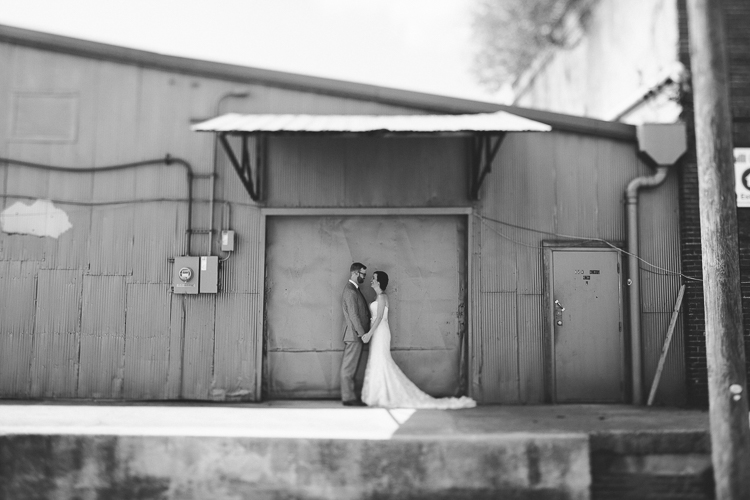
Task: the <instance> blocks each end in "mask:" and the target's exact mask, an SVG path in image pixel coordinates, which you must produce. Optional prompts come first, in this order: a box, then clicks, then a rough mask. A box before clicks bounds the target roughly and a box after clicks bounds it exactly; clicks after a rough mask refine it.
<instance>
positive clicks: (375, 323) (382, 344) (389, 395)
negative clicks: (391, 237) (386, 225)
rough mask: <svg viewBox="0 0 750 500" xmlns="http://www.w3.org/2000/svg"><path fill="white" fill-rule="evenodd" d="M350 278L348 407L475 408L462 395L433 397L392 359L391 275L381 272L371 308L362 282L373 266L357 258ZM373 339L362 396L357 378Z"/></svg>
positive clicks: (344, 364) (344, 388)
mask: <svg viewBox="0 0 750 500" xmlns="http://www.w3.org/2000/svg"><path fill="white" fill-rule="evenodd" d="M349 272H350V276H349V282H348V283H347V284H346V286H344V293H343V296H342V307H343V311H344V356H343V359H342V361H341V401H342V403H343V404H344V406H365V405H367V406H379V407H383V408H434V409H458V408H472V407H474V406H476V402H475V401H474V400H473V399H471V398H468V397H466V396H464V397H461V398H433V397H432V396H430V395H429V394H426V393H424V392H422V391H421V390H420V389H419V388H418V387H417V386H416V385H414V383H413V382H412V381H411V380H409V378H408V377H407V376H406V375H404V372H402V371H401V369H400V368H399V367H398V365H397V364H396V363H395V362H394V361H393V358H392V357H391V329H390V326H389V324H388V309H389V300H388V295H387V294H386V293H385V290H386V288H387V287H388V275H387V274H386V273H384V272H383V271H375V272H374V273H373V275H372V279H371V280H370V286H371V287H372V289H373V290H375V293H376V294H377V298H376V300H375V301H373V302H372V303H371V304H370V305H369V306H368V305H367V301H366V300H365V297H364V295H362V291H361V290H360V289H359V286H360V285H361V284H363V283H364V282H365V277H366V276H367V267H366V266H365V265H364V264H362V263H360V262H355V263H354V264H352V265H351V267H350V268H349ZM368 342H369V343H370V355H369V357H368V359H367V367H366V368H365V381H364V384H363V386H362V399H361V400H360V399H358V398H357V394H356V392H355V387H354V376H355V374H356V373H357V367H358V366H359V361H360V357H361V355H362V348H363V345H364V344H365V343H368Z"/></svg>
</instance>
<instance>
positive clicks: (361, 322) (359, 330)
mask: <svg viewBox="0 0 750 500" xmlns="http://www.w3.org/2000/svg"><path fill="white" fill-rule="evenodd" d="M341 305H342V308H343V310H344V342H355V341H357V340H360V337H362V335H364V334H365V333H367V332H368V331H369V330H370V308H369V307H367V302H366V301H365V298H364V296H363V295H362V292H360V291H359V289H357V287H356V286H354V285H353V284H352V283H351V282H350V281H349V282H347V283H346V286H345V287H344V293H343V295H342V297H341ZM360 341H361V340H360Z"/></svg>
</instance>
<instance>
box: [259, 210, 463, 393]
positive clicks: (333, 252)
mask: <svg viewBox="0 0 750 500" xmlns="http://www.w3.org/2000/svg"><path fill="white" fill-rule="evenodd" d="M266 227H267V231H266V271H267V276H266V320H265V328H266V335H265V359H264V365H263V385H264V393H265V396H266V397H268V398H272V399H306V398H310V399H313V398H338V397H340V382H339V367H340V365H341V356H342V353H343V348H344V342H343V340H342V334H343V313H342V311H341V294H342V291H343V288H344V285H345V284H346V283H347V281H348V279H349V265H350V264H351V263H352V262H353V261H360V262H363V263H364V264H365V265H366V266H367V273H368V274H367V278H366V280H365V283H364V284H363V285H362V290H363V294H364V295H365V298H366V299H367V300H368V302H369V301H372V300H374V298H375V292H374V291H373V290H372V289H371V288H370V287H369V282H370V278H371V277H372V272H373V271H376V270H383V271H385V272H386V273H388V275H389V278H390V283H389V285H388V290H387V291H388V293H389V297H390V303H391V308H390V314H389V319H390V325H391V330H392V342H391V350H392V353H393V358H394V360H395V361H396V363H397V364H398V365H399V366H400V367H401V369H402V370H403V371H404V372H405V373H406V375H407V376H409V377H410V378H411V379H412V380H413V381H414V383H416V384H417V385H418V386H419V387H420V388H421V389H422V390H424V391H426V392H428V393H430V394H432V395H434V396H447V395H453V394H454V393H455V392H456V390H457V388H458V387H459V383H460V381H459V373H460V366H459V365H460V362H461V349H460V345H461V339H462V338H463V334H464V333H465V324H464V321H463V311H464V305H465V300H466V299H465V296H466V285H465V283H466V251H465V248H466V217H465V216H460V215H446V216H443V215H440V216H434V215H430V216H414V215H407V216H401V215H399V216H356V217H355V216H277V217H269V218H268V220H267V224H266ZM367 354H368V353H367V348H365V353H364V354H363V356H362V362H361V363H360V369H359V374H358V380H359V382H360V383H361V380H362V378H363V376H364V368H365V363H366V359H367Z"/></svg>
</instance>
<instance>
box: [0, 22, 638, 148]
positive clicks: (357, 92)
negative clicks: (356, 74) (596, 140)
mask: <svg viewBox="0 0 750 500" xmlns="http://www.w3.org/2000/svg"><path fill="white" fill-rule="evenodd" d="M0 42H5V43H9V44H16V45H22V46H26V47H31V48H36V49H41V50H48V51H52V52H59V53H65V54H70V55H74V56H80V57H88V58H92V59H101V60H107V61H113V62H119V63H123V64H132V65H135V66H142V67H147V68H152V69H159V70H166V71H174V72H177V73H183V74H189V75H195V76H202V77H208V78H217V79H222V80H230V81H236V82H241V83H249V84H260V85H270V86H276V87H281V88H287V89H291V90H299V91H306V92H315V93H321V94H327V95H332V96H337V97H345V98H352V99H360V100H367V101H373V102H378V103H382V104H388V105H394V106H403V107H409V108H415V109H420V110H424V111H428V112H434V113H448V114H453V113H490V112H494V111H507V112H508V113H511V114H514V115H517V116H521V117H524V118H529V119H531V120H535V121H539V122H542V123H546V124H548V125H550V126H552V128H553V130H558V131H562V132H572V133H580V134H586V135H594V136H600V137H607V138H611V139H618V140H624V141H629V142H635V141H636V132H635V127H634V126H633V125H628V124H624V123H618V122H608V121H604V120H598V119H595V118H586V117H578V116H571V115H565V114H561V113H553V112H549V111H543V110H536V109H530V108H521V107H517V106H510V105H504V104H497V103H491V102H485V101H475V100H471V99H463V98H459V97H449V96H441V95H437V94H428V93H423V92H416V91H411V90H402V89H396V88H390V87H381V86H377V85H370V84H365V83H356V82H348V81H344V80H335V79H331V78H323V77H317V76H309V75H301V74H296V73H287V72H284V71H276V70H269V69H261V68H253V67H249V66H241V65H235V64H228V63H220V62H213V61H205V60H201V59H191V58H187V57H180V56H171V55H166V54H160V53H156V52H149V51H145V50H140V49H133V48H129V47H122V46H119V45H111V44H106V43H101V42H94V41H91V40H83V39H80V38H73V37H68V36H63V35H57V34H53V33H45V32H41V31H34V30H29V29H26V28H19V27H15V26H8V25H3V24H0Z"/></svg>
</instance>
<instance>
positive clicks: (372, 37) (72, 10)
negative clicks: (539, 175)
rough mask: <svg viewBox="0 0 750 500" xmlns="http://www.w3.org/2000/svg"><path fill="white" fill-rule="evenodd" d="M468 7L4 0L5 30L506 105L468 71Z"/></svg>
mask: <svg viewBox="0 0 750 500" xmlns="http://www.w3.org/2000/svg"><path fill="white" fill-rule="evenodd" d="M472 8H474V0H0V24H7V25H11V26H17V27H21V28H28V29H33V30H37V31H44V32H49V33H56V34H60V35H66V36H73V37H76V38H83V39H88V40H95V41H100V42H105V43H110V44H114V45H122V46H126V47H132V48H137V49H143V50H149V51H152V52H160V53H163V54H170V55H178V56H184V57H192V58H196V59H206V60H211V61H219V62H228V63H232V64H241V65H245V66H254V67H258V68H266V69H275V70H281V71H288V72H292V73H300V74H306V75H314V76H323V77H328V78H336V79H340V80H348V81H354V82H362V83H369V84H373V85H382V86H387V87H395V88H401V89H407V90H416V91H420V92H428V93H434V94H442V95H448V96H455V97H464V98H469V99H477V100H485V101H500V102H502V101H503V99H502V98H501V97H499V96H498V95H493V94H491V93H489V92H488V91H485V90H484V89H482V88H481V87H480V86H479V85H477V84H476V83H475V81H474V79H473V77H472V75H471V73H470V71H469V68H470V64H471V59H472V57H473V53H474V48H473V42H472V38H471V9H472Z"/></svg>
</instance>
